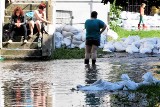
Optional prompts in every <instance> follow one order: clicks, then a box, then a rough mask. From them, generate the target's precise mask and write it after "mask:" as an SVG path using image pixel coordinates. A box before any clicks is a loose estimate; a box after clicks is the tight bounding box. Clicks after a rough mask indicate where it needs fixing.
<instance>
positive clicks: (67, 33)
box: [62, 31, 74, 38]
mask: <svg viewBox="0 0 160 107" xmlns="http://www.w3.org/2000/svg"><path fill="white" fill-rule="evenodd" d="M62 35H63V36H64V38H66V37H73V36H74V34H73V33H72V32H67V31H62Z"/></svg>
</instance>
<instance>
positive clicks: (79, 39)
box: [73, 33, 83, 41]
mask: <svg viewBox="0 0 160 107" xmlns="http://www.w3.org/2000/svg"><path fill="white" fill-rule="evenodd" d="M82 36H83V33H78V34H76V35H74V36H73V39H75V40H78V41H81V40H82Z"/></svg>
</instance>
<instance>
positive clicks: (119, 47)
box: [113, 42, 126, 52]
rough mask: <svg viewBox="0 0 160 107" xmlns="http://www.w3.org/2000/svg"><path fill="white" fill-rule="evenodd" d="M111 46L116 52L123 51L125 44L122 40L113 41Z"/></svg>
mask: <svg viewBox="0 0 160 107" xmlns="http://www.w3.org/2000/svg"><path fill="white" fill-rule="evenodd" d="M113 46H114V47H115V49H116V51H118V52H123V51H125V50H126V45H125V44H124V43H123V42H115V43H114V44H113Z"/></svg>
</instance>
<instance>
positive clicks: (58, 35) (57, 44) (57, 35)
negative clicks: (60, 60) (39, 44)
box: [54, 32, 63, 48]
mask: <svg viewBox="0 0 160 107" xmlns="http://www.w3.org/2000/svg"><path fill="white" fill-rule="evenodd" d="M54 36H55V47H56V48H61V45H62V41H63V35H62V34H61V33H60V32H55V33H54Z"/></svg>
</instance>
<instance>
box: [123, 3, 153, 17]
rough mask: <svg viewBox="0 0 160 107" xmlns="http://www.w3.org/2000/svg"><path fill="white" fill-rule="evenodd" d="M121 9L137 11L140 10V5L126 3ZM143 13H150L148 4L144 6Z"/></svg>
mask: <svg viewBox="0 0 160 107" xmlns="http://www.w3.org/2000/svg"><path fill="white" fill-rule="evenodd" d="M123 10H124V11H129V12H139V11H140V5H128V6H126V7H124V8H123ZM145 14H146V15H149V14H150V10H149V6H148V5H147V6H146V7H145Z"/></svg>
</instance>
